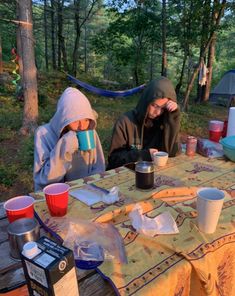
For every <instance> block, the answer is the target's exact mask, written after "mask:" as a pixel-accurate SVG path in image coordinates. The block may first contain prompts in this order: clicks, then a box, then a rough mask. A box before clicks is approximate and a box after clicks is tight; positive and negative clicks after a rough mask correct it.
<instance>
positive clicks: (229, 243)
mask: <svg viewBox="0 0 235 296" xmlns="http://www.w3.org/2000/svg"><path fill="white" fill-rule="evenodd" d="M89 183H93V184H95V185H97V186H100V187H102V188H106V189H110V188H111V187H113V186H115V185H116V186H118V187H119V190H120V200H119V202H116V203H115V204H113V205H105V204H103V203H98V204H95V205H93V206H90V207H88V206H86V205H85V204H83V203H82V202H80V201H78V200H76V199H74V198H72V197H70V198H69V209H68V214H67V217H75V218H76V217H79V218H80V219H90V220H92V221H97V222H109V223H113V224H114V225H115V226H116V227H117V228H118V230H119V232H120V234H121V235H122V237H123V240H124V245H125V250H126V253H127V258H128V264H120V263H117V262H115V261H105V262H104V263H103V264H102V265H101V266H100V267H99V271H100V273H101V274H102V275H103V276H104V277H107V278H109V279H110V280H111V281H112V283H113V285H114V287H115V289H116V291H117V294H118V293H119V294H120V295H133V294H135V295H154V296H155V295H159V296H168V295H169V296H170V295H174V296H180V295H196V296H204V295H212V296H214V295H215V296H217V295H221V296H230V295H231V296H233V295H235V286H234V285H233V282H234V281H235V163H233V162H230V161H226V160H223V159H222V160H218V159H207V158H205V157H202V156H199V155H197V156H195V157H194V158H189V157H187V156H185V155H180V156H178V157H176V158H172V159H169V161H168V164H167V166H166V167H164V168H161V169H157V170H156V172H155V183H154V184H155V186H154V189H153V190H151V191H140V190H137V189H136V188H135V174H134V172H132V171H130V170H129V169H126V168H124V167H121V168H118V169H115V170H111V171H107V172H105V173H103V174H102V175H94V176H90V177H87V178H84V179H79V180H76V181H73V182H70V183H69V184H70V186H71V190H73V189H75V188H78V187H82V186H84V184H89ZM208 186H209V187H217V188H219V189H222V190H225V193H226V198H225V202H224V205H223V209H222V214H221V216H220V219H219V224H218V226H217V230H216V232H215V233H214V234H204V233H202V232H200V231H199V230H198V228H197V222H196V217H197V212H196V198H195V192H196V190H197V189H198V187H208ZM34 196H35V197H36V198H42V197H43V193H38V194H34ZM159 197H168V199H167V200H165V201H163V200H162V199H159ZM169 197H170V198H169ZM187 198H188V199H187ZM183 199H185V200H183ZM186 199H187V200H186ZM136 202H138V203H140V204H141V205H142V208H143V209H144V213H145V214H146V215H147V216H148V217H155V216H157V215H159V214H160V213H162V212H165V211H168V212H170V213H171V215H172V216H173V218H174V219H175V221H176V223H177V226H178V228H179V234H174V235H156V236H155V237H148V236H144V235H141V234H138V233H136V232H135V230H134V229H133V227H132V225H131V222H130V219H129V217H128V213H129V212H130V211H131V209H132V208H133V206H134V205H135V203H136ZM35 209H36V211H37V213H38V215H39V216H40V218H41V220H42V221H43V222H44V223H45V224H46V225H47V226H49V227H50V228H51V229H53V230H54V231H56V232H57V233H58V234H59V235H61V236H62V237H64V235H65V233H63V231H62V229H60V223H55V220H54V219H52V218H51V217H50V215H49V213H48V210H47V206H46V204H45V202H43V201H42V202H36V204H35Z"/></svg>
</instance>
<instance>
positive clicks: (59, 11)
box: [57, 0, 63, 71]
mask: <svg viewBox="0 0 235 296" xmlns="http://www.w3.org/2000/svg"><path fill="white" fill-rule="evenodd" d="M57 15H58V16H57V27H58V31H57V39H58V48H57V65H58V70H59V71H60V70H61V40H62V38H61V37H62V30H63V29H62V28H63V15H62V4H61V3H60V0H58V1H57Z"/></svg>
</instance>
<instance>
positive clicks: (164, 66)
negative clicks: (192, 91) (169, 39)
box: [162, 0, 167, 77]
mask: <svg viewBox="0 0 235 296" xmlns="http://www.w3.org/2000/svg"><path fill="white" fill-rule="evenodd" d="M162 76H165V77H166V76H167V52H166V0H163V1H162Z"/></svg>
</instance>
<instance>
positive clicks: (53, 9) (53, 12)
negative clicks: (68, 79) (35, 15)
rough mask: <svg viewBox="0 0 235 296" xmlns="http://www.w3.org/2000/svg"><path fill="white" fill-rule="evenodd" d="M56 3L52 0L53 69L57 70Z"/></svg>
mask: <svg viewBox="0 0 235 296" xmlns="http://www.w3.org/2000/svg"><path fill="white" fill-rule="evenodd" d="M55 23H56V22H55V1H54V0H51V55H52V67H53V69H54V70H55V69H56V40H55Z"/></svg>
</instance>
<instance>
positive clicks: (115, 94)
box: [67, 74, 146, 97]
mask: <svg viewBox="0 0 235 296" xmlns="http://www.w3.org/2000/svg"><path fill="white" fill-rule="evenodd" d="M67 77H68V79H69V80H70V81H72V82H73V83H75V84H77V85H79V86H81V87H83V88H85V89H86V90H88V91H90V92H92V93H95V94H97V95H101V96H104V97H127V96H131V95H133V94H135V93H137V92H139V91H141V90H142V89H144V88H145V85H146V84H142V85H140V86H137V87H135V88H132V89H127V90H123V91H111V90H106V89H102V88H98V87H95V86H92V85H90V84H87V83H85V82H83V81H81V80H78V79H77V78H75V77H73V76H72V75H69V74H67Z"/></svg>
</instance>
